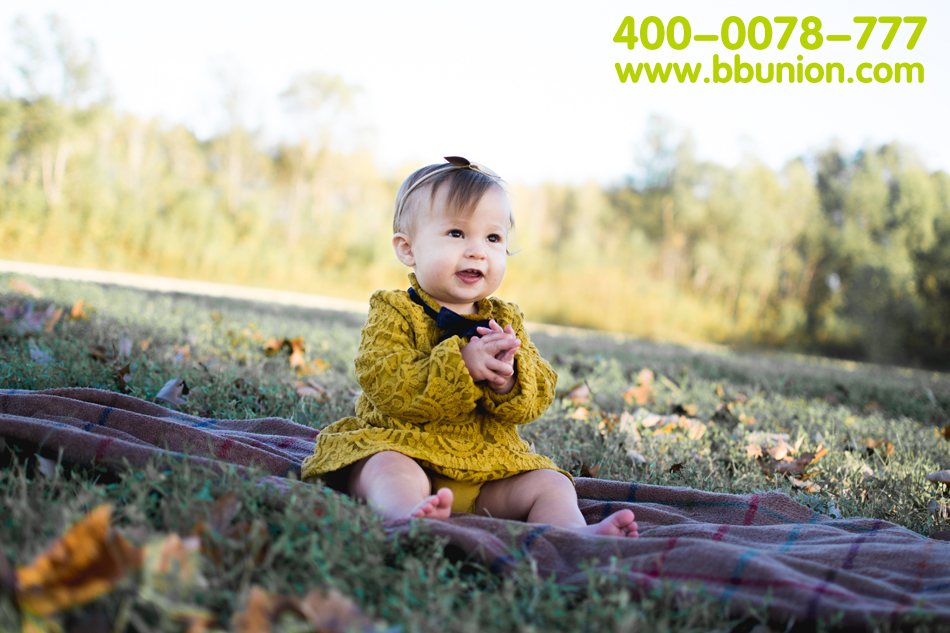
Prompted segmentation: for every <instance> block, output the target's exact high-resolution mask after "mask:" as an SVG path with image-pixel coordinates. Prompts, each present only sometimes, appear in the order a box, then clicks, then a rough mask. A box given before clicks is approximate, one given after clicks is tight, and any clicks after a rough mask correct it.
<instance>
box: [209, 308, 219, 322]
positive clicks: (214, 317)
mask: <svg viewBox="0 0 950 633" xmlns="http://www.w3.org/2000/svg"><path fill="white" fill-rule="evenodd" d="M211 320H212V321H214V322H215V323H218V322H219V321H220V320H221V313H220V312H218V311H217V310H213V311H212V312H211Z"/></svg>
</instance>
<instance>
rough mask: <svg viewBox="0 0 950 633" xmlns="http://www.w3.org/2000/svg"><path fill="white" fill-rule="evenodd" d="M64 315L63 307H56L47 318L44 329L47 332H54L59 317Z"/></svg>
mask: <svg viewBox="0 0 950 633" xmlns="http://www.w3.org/2000/svg"><path fill="white" fill-rule="evenodd" d="M50 307H52V306H50ZM47 312H49V310H48V309H47ZM62 316H63V309H62V308H56V309H55V310H53V311H52V313H50V314H49V318H47V320H46V325H44V326H43V331H44V332H47V333H49V332H52V331H53V326H54V325H56V324H57V323H58V322H59V319H60V317H62Z"/></svg>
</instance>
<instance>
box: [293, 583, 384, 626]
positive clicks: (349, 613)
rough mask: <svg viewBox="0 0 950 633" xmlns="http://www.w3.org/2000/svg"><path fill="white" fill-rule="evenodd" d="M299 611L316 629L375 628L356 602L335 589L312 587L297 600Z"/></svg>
mask: <svg viewBox="0 0 950 633" xmlns="http://www.w3.org/2000/svg"><path fill="white" fill-rule="evenodd" d="M299 608H300V611H301V612H302V613H303V614H304V616H305V619H306V620H307V622H312V623H313V624H315V625H316V628H317V630H318V631H332V632H334V633H337V632H339V633H345V632H346V631H352V630H353V629H354V628H357V627H358V630H363V631H373V630H376V629H375V627H374V626H373V622H372V620H370V619H369V618H368V617H366V616H365V615H364V614H363V612H361V611H360V610H359V608H358V607H357V606H356V604H355V603H354V602H353V601H352V600H350V599H349V598H347V597H346V596H344V595H343V594H341V593H340V592H339V591H336V590H335V589H331V590H330V591H328V592H325V591H320V590H318V589H314V590H312V591H310V592H309V593H307V595H306V596H304V598H303V600H301V601H300V602H299Z"/></svg>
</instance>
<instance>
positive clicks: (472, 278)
mask: <svg viewBox="0 0 950 633" xmlns="http://www.w3.org/2000/svg"><path fill="white" fill-rule="evenodd" d="M455 276H456V277H458V278H460V279H461V280H462V281H464V282H466V283H475V282H476V281H478V280H479V279H481V278H482V277H483V275H482V271H480V270H473V269H471V268H469V269H467V270H460V271H458V272H457V273H455Z"/></svg>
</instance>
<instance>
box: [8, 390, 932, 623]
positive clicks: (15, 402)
mask: <svg viewBox="0 0 950 633" xmlns="http://www.w3.org/2000/svg"><path fill="white" fill-rule="evenodd" d="M316 435H317V431H316V430H314V429H311V428H308V427H304V426H300V425H298V424H295V423H293V422H291V421H289V420H284V419H280V418H264V419H257V420H213V419H206V418H197V417H193V416H188V415H183V414H180V413H176V412H174V411H170V410H169V409H166V408H164V407H161V406H159V405H156V404H153V403H150V402H145V401H143V400H139V399H136V398H133V397H130V396H125V395H121V394H117V393H111V392H106V391H99V390H96V389H78V388H77V389H51V390H47V391H38V392H32V391H0V437H6V438H10V439H15V440H17V441H21V442H24V441H25V442H29V443H32V444H35V445H36V446H37V447H39V448H40V449H41V450H43V451H44V452H47V454H50V453H52V454H56V453H59V452H61V453H62V458H63V460H65V461H70V462H74V463H81V464H100V465H106V466H111V467H115V468H124V467H125V465H126V464H130V465H132V466H136V467H137V466H143V465H145V464H146V463H147V462H148V461H149V460H151V459H158V460H159V461H162V460H170V459H176V460H195V461H197V462H200V463H202V464H204V465H209V466H215V465H216V466H217V467H218V468H233V467H237V468H239V469H241V468H243V467H246V466H250V465H251V464H254V465H256V466H258V467H261V468H263V469H265V470H266V471H268V472H270V473H271V474H272V475H276V476H280V477H283V476H286V475H287V474H288V473H289V472H292V471H294V472H297V473H299V470H300V464H301V462H302V460H303V459H304V458H305V457H307V456H308V455H310V454H311V452H312V451H313V445H314V441H315V437H316ZM577 492H578V497H579V504H580V507H581V510H582V511H583V513H584V515H585V517H586V518H587V520H588V521H589V522H594V521H597V520H599V519H601V518H602V517H605V516H607V515H608V514H610V513H611V512H614V511H616V510H618V509H620V508H630V509H631V510H633V511H634V513H635V514H636V517H637V522H638V523H639V526H640V538H639V539H619V538H608V537H587V536H579V535H577V534H575V533H573V532H571V531H568V530H564V529H560V528H556V527H551V526H547V525H532V524H525V523H518V522H511V521H502V520H499V519H492V518H488V517H479V516H475V515H470V514H455V515H453V516H452V518H450V519H449V520H446V521H426V523H428V527H429V528H430V532H431V533H434V534H435V535H436V536H439V537H443V538H444V539H446V540H447V542H448V545H449V546H450V547H452V548H460V549H461V550H462V551H464V552H465V553H466V555H467V556H469V557H470V558H472V559H474V560H475V561H477V562H479V563H481V564H482V565H484V566H485V567H487V568H488V569H491V570H493V571H494V572H497V573H502V574H503V573H505V572H506V571H508V570H510V569H512V567H513V566H514V565H517V564H518V562H519V560H521V559H524V558H526V557H530V558H531V559H533V561H534V564H535V565H536V567H537V570H538V573H539V574H540V575H542V576H543V577H548V576H551V575H553V576H554V577H555V578H556V580H557V581H558V582H560V583H564V584H569V585H578V586H583V585H585V584H586V583H587V574H589V573H602V574H605V575H611V576H612V577H615V578H617V579H618V581H619V582H623V583H625V584H626V586H627V587H629V588H630V590H631V592H632V593H633V594H635V595H648V594H649V592H651V591H652V590H654V589H656V588H657V587H659V586H661V585H663V584H664V583H667V584H668V583H673V584H675V585H676V586H677V587H678V592H677V593H678V595H679V596H680V598H679V599H680V600H681V602H683V603H684V604H686V605H688V604H689V601H690V600H703V601H708V600H713V601H718V602H720V603H722V604H723V605H724V606H725V608H726V609H727V610H728V611H729V612H730V613H731V614H732V615H736V616H740V615H744V614H747V613H750V612H756V613H765V614H767V617H769V618H770V619H771V620H773V621H777V622H791V621H795V622H798V623H803V622H811V621H814V620H816V619H822V620H825V621H836V622H837V623H838V625H843V626H847V627H860V628H864V627H869V626H871V625H872V623H875V622H878V623H883V622H887V623H890V624H891V625H897V626H901V625H904V624H907V623H909V622H911V621H914V620H915V619H916V618H917V617H918V616H921V617H924V618H935V619H937V620H938V621H941V622H943V623H946V624H947V625H950V543H947V542H944V541H937V540H933V539H929V538H926V537H924V536H921V535H920V534H916V533H914V532H911V531H910V530H907V529H905V528H902V527H899V526H897V525H894V524H892V523H888V522H886V521H880V520H874V519H864V518H848V519H832V518H830V517H827V516H824V515H821V514H819V513H817V512H814V511H813V510H811V509H810V508H807V507H805V506H803V505H801V504H799V503H797V502H795V501H794V500H792V499H791V498H790V497H788V496H787V495H785V494H782V493H778V492H763V493H757V494H753V495H728V494H718V493H712V492H704V491H701V490H693V489H689V488H677V487H664V486H649V485H642V484H637V483H624V482H614V481H604V480H598V479H583V478H582V479H578V480H577ZM391 529H392V531H393V532H394V533H405V532H408V530H409V525H408V522H400V523H397V524H395V525H394V526H393V527H392V528H391Z"/></svg>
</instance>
